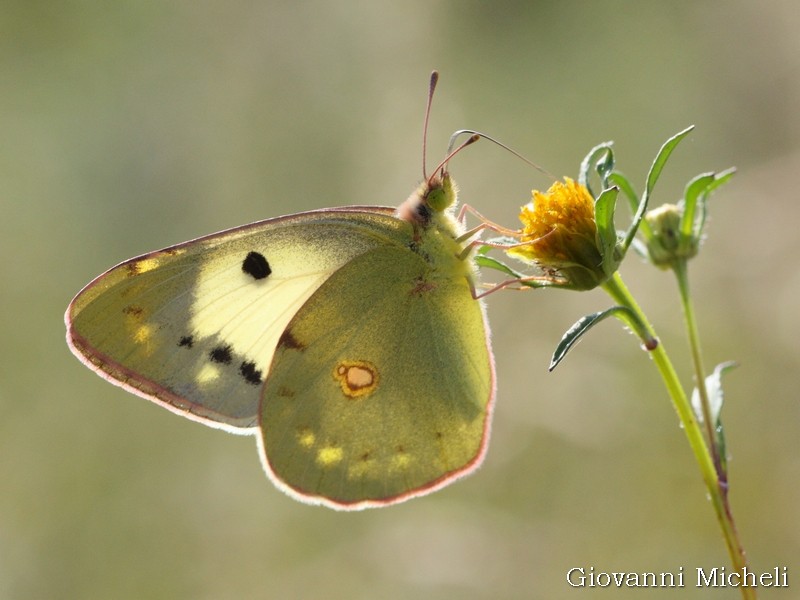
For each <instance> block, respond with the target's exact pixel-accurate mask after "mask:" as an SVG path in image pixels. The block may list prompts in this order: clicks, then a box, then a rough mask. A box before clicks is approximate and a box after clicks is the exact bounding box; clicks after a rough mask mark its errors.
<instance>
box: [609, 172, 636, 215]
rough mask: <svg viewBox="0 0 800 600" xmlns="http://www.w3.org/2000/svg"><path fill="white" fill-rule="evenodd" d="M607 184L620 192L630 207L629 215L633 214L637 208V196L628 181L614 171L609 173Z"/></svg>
mask: <svg viewBox="0 0 800 600" xmlns="http://www.w3.org/2000/svg"><path fill="white" fill-rule="evenodd" d="M608 182H609V183H611V184H613V185H615V186H617V187H618V188H619V189H620V190H622V193H623V194H625V197H626V198H627V199H628V204H630V205H631V213H635V212H636V209H637V208H639V195H638V194H637V193H636V190H634V189H633V184H632V183H631V182H630V180H629V179H628V178H627V177H625V175H623V174H622V173H620V172H619V171H614V172H613V173H609V175H608Z"/></svg>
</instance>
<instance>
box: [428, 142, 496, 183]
mask: <svg viewBox="0 0 800 600" xmlns="http://www.w3.org/2000/svg"><path fill="white" fill-rule="evenodd" d="M481 137H482V136H481V134H479V133H474V134H473V135H471V136H470V137H469V138H468V139H467V140H466V141H465V142H464V143H463V144H461V145H459V146H458V147H457V148H456V149H455V150H452V143H451V144H450V146H451V148H449V149H448V151H447V156H445V157H444V160H443V161H442V162H440V163H439V164H438V165H436V168H435V169H434V170H433V174H432V175H431V176H430V178H428V179H426V181H427V182H428V185H429V186H430V185H431V184H432V182H433V178H434V177H436V174H437V173H438V172H439V171H441V172H442V175H445V172H446V171H447V163H448V162H450V159H451V158H453V157H454V156H455V155H456V154H458V153H459V152H461V151H462V150H463V149H464V148H466V147H467V146H469V145H470V144H474V143H475V142H477V141H478V140H479V139H481ZM451 141H452V138H451Z"/></svg>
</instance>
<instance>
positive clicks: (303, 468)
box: [260, 245, 494, 508]
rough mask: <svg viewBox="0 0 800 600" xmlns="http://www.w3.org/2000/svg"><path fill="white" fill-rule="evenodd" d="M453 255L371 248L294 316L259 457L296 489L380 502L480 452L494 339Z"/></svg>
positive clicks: (450, 472) (264, 409)
mask: <svg viewBox="0 0 800 600" xmlns="http://www.w3.org/2000/svg"><path fill="white" fill-rule="evenodd" d="M453 260H455V259H453ZM447 265H448V263H447V262H446V261H445V263H444V264H441V263H439V264H437V265H435V266H433V265H431V264H430V263H429V262H428V261H426V260H425V258H424V257H423V256H421V255H420V254H418V253H415V252H413V251H411V250H409V248H408V246H400V245H391V246H389V245H387V246H382V247H380V248H376V249H373V250H370V251H368V252H365V253H363V254H361V255H359V256H358V257H356V258H354V259H353V260H351V261H350V262H348V263H347V264H346V265H344V266H343V267H342V268H341V269H339V270H338V271H337V272H336V273H335V274H334V275H332V276H331V277H330V278H329V279H328V280H327V281H326V282H325V283H324V284H323V285H322V286H321V287H320V288H319V289H318V290H317V291H316V292H315V293H314V295H313V296H312V297H311V298H310V299H309V300H308V301H307V302H306V304H305V305H304V306H303V307H302V308H301V309H300V310H299V311H298V312H297V314H296V315H295V316H294V318H293V319H292V320H291V321H290V322H289V324H288V325H287V327H286V330H285V332H284V334H283V336H282V337H281V340H280V342H279V344H278V348H277V350H276V353H275V357H274V361H273V365H272V368H271V369H270V376H269V379H268V380H267V382H266V384H265V387H264V389H263V400H262V406H261V416H260V423H261V429H262V431H261V439H260V447H261V450H262V453H263V455H262V460H264V464H265V466H266V468H267V471H268V472H269V473H270V474H271V475H272V476H273V479H276V480H277V481H276V482H277V483H278V484H279V485H281V486H282V487H284V489H286V488H288V490H287V491H289V493H291V494H292V495H294V496H295V497H298V498H300V499H303V500H306V501H311V502H321V503H326V504H329V505H331V506H334V507H338V508H343V507H345V508H359V507H363V506H369V505H379V504H385V503H390V502H394V501H397V500H400V499H404V498H406V497H411V496H414V495H419V494H422V493H425V492H427V491H432V490H433V489H436V488H438V487H440V486H441V485H444V484H445V483H447V482H448V481H450V480H452V479H453V478H455V477H458V476H459V475H463V474H466V473H468V472H469V471H470V470H471V469H472V468H474V466H475V465H477V464H478V463H479V462H480V459H481V458H482V455H483V452H484V449H485V447H486V442H487V440H486V437H487V435H488V433H487V432H488V426H489V419H490V409H491V406H490V405H491V402H492V397H493V385H494V374H493V363H492V358H491V350H490V349H489V346H488V344H487V334H486V328H485V324H484V315H483V310H482V307H481V304H480V303H479V302H477V301H475V299H474V298H473V296H472V293H471V287H470V283H469V281H468V280H467V278H466V277H464V276H462V275H461V274H460V273H459V272H456V271H455V270H451V269H450V268H449V267H448V266H447Z"/></svg>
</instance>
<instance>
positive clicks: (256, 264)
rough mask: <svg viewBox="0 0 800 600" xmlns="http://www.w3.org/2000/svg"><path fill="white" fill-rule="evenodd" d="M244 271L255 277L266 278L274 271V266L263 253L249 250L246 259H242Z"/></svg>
mask: <svg viewBox="0 0 800 600" xmlns="http://www.w3.org/2000/svg"><path fill="white" fill-rule="evenodd" d="M242 271H244V272H245V273H247V274H248V275H250V276H251V277H252V278H253V279H266V278H267V277H269V276H270V274H271V273H272V268H271V267H270V266H269V263H268V262H267V259H266V258H264V255H263V254H259V253H258V252H248V253H247V256H246V257H245V258H244V261H242Z"/></svg>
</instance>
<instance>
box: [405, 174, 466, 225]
mask: <svg viewBox="0 0 800 600" xmlns="http://www.w3.org/2000/svg"><path fill="white" fill-rule="evenodd" d="M457 199H458V188H457V187H456V184H455V182H454V181H453V179H452V178H451V177H450V173H448V172H447V171H445V170H444V169H440V170H439V171H437V172H436V173H435V174H434V175H432V176H431V177H429V178H428V179H426V180H425V181H423V182H422V183H421V184H420V185H419V187H418V188H417V189H416V190H414V192H413V193H412V194H411V195H410V196H409V197H408V199H407V200H406V201H405V202H403V203H402V204H401V205H400V206H399V207H398V209H397V217H398V218H400V219H403V220H404V221H408V222H409V223H412V224H415V225H421V226H423V227H425V226H427V225H429V224H430V222H431V220H432V219H433V218H434V216H435V215H438V214H441V213H443V212H445V211H446V210H448V209H450V208H452V207H453V206H454V205H455V204H456V201H457Z"/></svg>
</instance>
